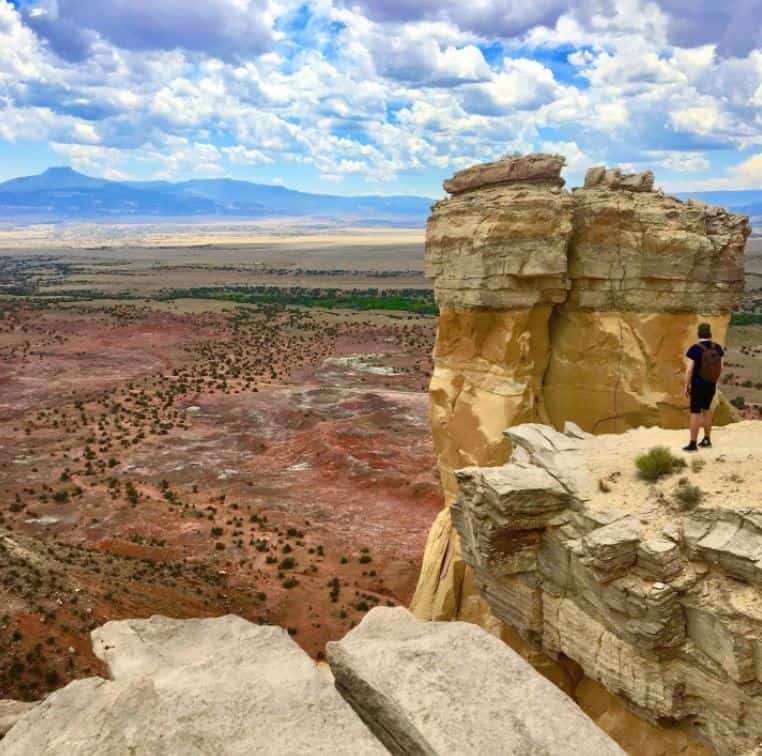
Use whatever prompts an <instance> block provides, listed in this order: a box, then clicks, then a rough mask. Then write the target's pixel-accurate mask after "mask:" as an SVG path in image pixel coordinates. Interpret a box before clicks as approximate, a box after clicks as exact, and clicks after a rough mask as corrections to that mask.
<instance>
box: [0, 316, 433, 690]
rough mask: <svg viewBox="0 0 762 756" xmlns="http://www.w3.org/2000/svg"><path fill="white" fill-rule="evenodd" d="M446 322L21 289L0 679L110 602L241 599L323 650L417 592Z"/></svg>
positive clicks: (59, 648)
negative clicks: (95, 300) (226, 308)
mask: <svg viewBox="0 0 762 756" xmlns="http://www.w3.org/2000/svg"><path fill="white" fill-rule="evenodd" d="M433 331H434V320H433V318H429V317H422V316H415V315H411V316H408V315H403V316H399V317H390V316H388V315H381V314H378V313H374V314H352V313H345V314H336V313H332V312H331V313H326V312H319V311H317V310H286V309H282V308H280V309H279V308H256V307H251V308H238V309H236V310H235V311H233V310H231V311H230V312H227V313H225V312H222V313H221V312H209V313H197V314H186V315H181V314H169V313H167V312H162V311H160V310H150V309H148V308H140V307H136V306H135V307H128V306H119V307H105V306H104V307H100V308H96V310H93V309H92V308H91V309H89V310H86V309H84V308H79V309H75V308H72V309H67V310H64V309H33V308H30V307H21V306H19V307H16V308H15V309H13V310H12V311H9V312H6V313H5V317H4V318H3V319H2V320H0V698H8V697H11V698H25V699H35V698H38V697H40V696H42V695H43V694H44V693H45V692H46V691H48V690H51V689H53V688H57V687H60V686H61V685H62V684H64V683H66V682H67V681H68V680H70V679H72V678H75V677H81V676H84V675H89V674H92V673H93V672H97V671H99V667H98V663H97V660H95V659H94V658H93V657H92V656H91V654H90V653H89V650H88V649H89V644H88V639H87V633H88V632H89V630H90V629H91V628H92V627H95V626H97V625H99V624H101V623H103V622H105V621H107V620H109V619H118V618H124V617H139V616H148V615H150V614H153V613H161V614H166V615H170V616H176V617H191V616H209V615H215V614H223V613H227V612H235V613H238V614H241V615H242V616H244V617H247V618H248V619H251V620H253V621H258V622H267V623H275V624H280V625H283V626H285V627H287V628H289V630H290V632H291V633H292V634H293V635H294V638H295V640H296V641H298V642H299V643H300V644H301V645H302V646H303V647H304V648H305V649H306V650H307V651H308V652H310V653H311V654H313V655H314V656H315V657H318V658H319V657H320V656H321V654H322V650H323V647H324V645H325V642H326V641H327V640H330V639H333V638H338V637H340V636H342V635H343V634H344V633H345V632H346V631H347V629H348V628H349V627H351V626H352V624H354V623H356V622H357V621H359V619H360V618H361V616H362V614H363V613H364V612H365V611H367V610H368V608H370V607H372V606H374V605H375V604H378V603H389V604H398V603H402V604H404V603H407V602H408V601H409V600H410V598H411V595H412V591H413V588H414V585H415V580H416V576H417V571H418V567H419V561H420V557H421V554H422V552H423V545H424V541H425V538H426V533H427V530H428V527H429V525H430V523H431V521H432V519H433V518H434V517H435V515H436V514H437V512H438V511H439V509H440V507H441V503H442V502H441V496H440V492H439V487H438V481H437V478H436V473H435V466H434V453H433V448H432V445H431V440H430V434H429V429H428V420H427V396H426V393H425V386H426V384H427V383H428V375H429V372H430V360H429V353H430V349H431V342H432V339H433Z"/></svg>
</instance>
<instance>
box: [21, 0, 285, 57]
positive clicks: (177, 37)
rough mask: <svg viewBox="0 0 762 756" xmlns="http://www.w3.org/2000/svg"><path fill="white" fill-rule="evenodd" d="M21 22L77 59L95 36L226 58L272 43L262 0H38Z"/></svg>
mask: <svg viewBox="0 0 762 756" xmlns="http://www.w3.org/2000/svg"><path fill="white" fill-rule="evenodd" d="M21 7H22V16H23V18H24V21H25V23H26V24H27V25H28V26H29V27H30V28H32V29H34V31H35V32H36V33H37V34H39V35H40V36H41V37H42V38H43V39H45V40H46V41H47V42H48V43H49V44H50V46H51V47H52V48H53V50H55V52H56V53H58V55H60V56H61V57H63V58H65V59H67V60H72V61H78V60H82V59H84V58H85V57H87V55H88V54H89V52H90V49H91V47H92V44H93V42H94V41H95V39H97V38H98V37H100V38H102V39H105V40H108V41H109V42H111V43H113V44H115V45H117V46H118V47H121V48H124V49H127V50H172V49H178V48H182V49H185V50H192V51H196V52H201V53H205V54H208V55H214V56H216V57H219V58H222V59H231V58H236V57H240V56H245V55H254V54H258V53H262V52H264V51H265V50H267V49H269V48H270V46H271V45H272V43H273V28H272V24H273V18H272V13H271V10H270V8H269V4H268V2H267V0H204V2H188V0H159V1H158V2H157V0H41V1H40V2H35V3H31V2H25V3H24V4H23V5H22V6H21Z"/></svg>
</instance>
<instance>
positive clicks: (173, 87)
mask: <svg viewBox="0 0 762 756" xmlns="http://www.w3.org/2000/svg"><path fill="white" fill-rule="evenodd" d="M746 1H747V0H742V2H746ZM753 1H754V2H757V0H753ZM759 1H760V2H762V0H759ZM697 5H702V4H697ZM703 5H706V4H703ZM729 5H735V4H734V3H730V4H729ZM710 6H711V3H710V4H709V6H707V7H710ZM95 7H96V6H95V4H94V3H93V2H92V0H21V2H17V3H15V4H14V5H11V4H10V2H9V1H8V0H0V49H2V51H3V54H2V55H0V155H1V154H2V149H3V145H2V142H3V141H4V142H6V143H7V142H10V141H14V140H15V141H17V142H19V141H30V142H33V143H34V142H39V143H40V144H47V145H48V146H49V147H50V148H51V149H53V150H55V151H56V152H58V153H59V154H60V155H62V157H64V158H66V159H67V160H69V162H71V164H72V165H75V166H77V167H80V168H81V169H83V170H87V171H88V172H90V173H96V174H100V175H103V173H104V171H105V170H109V171H111V172H112V174H111V175H117V174H121V175H136V176H140V177H147V176H156V177H160V176H165V177H181V176H183V175H195V176H202V175H221V174H222V173H226V172H227V173H233V174H234V175H241V176H249V175H251V174H252V173H254V172H256V175H257V177H260V176H261V175H262V174H263V173H268V174H269V175H272V176H276V175H278V174H279V173H283V175H286V172H287V173H288V175H289V176H294V175H295V174H296V175H304V176H307V177H309V178H307V179H305V181H306V182H309V181H315V182H319V181H321V180H328V181H335V182H343V186H344V187H346V189H345V190H346V191H350V187H351V190H352V191H356V190H357V189H358V188H360V189H362V188H363V186H362V185H363V184H368V185H369V186H371V187H372V188H373V190H374V191H378V190H382V191H388V190H390V189H391V188H392V187H390V186H389V184H390V182H397V185H396V186H395V187H393V188H394V189H395V190H397V191H405V189H406V186H405V184H404V182H403V180H402V179H403V177H405V178H409V177H416V179H417V178H418V177H422V176H424V177H428V178H426V180H427V181H429V182H430V183H429V184H428V186H430V187H431V190H432V193H433V192H434V191H436V188H437V187H438V185H439V183H440V180H441V177H442V175H444V174H446V173H448V172H449V171H451V170H455V169H458V168H461V167H465V166H467V165H469V164H472V163H474V162H480V161H484V160H490V159H495V158H498V157H499V156H501V155H503V154H505V153H507V152H512V151H515V150H518V151H522V152H523V151H532V150H538V149H547V150H553V151H560V152H563V153H564V154H566V156H567V158H568V160H569V167H568V169H567V170H568V173H569V174H571V175H573V176H574V181H577V180H578V179H577V176H581V174H582V173H583V172H584V169H585V168H586V167H587V166H588V165H591V164H601V163H604V162H606V163H608V164H615V163H619V164H625V163H630V164H632V165H637V166H638V169H639V170H642V169H644V168H645V167H656V168H657V170H658V169H660V175H667V176H669V175H671V176H673V178H676V179H677V180H679V176H680V175H685V176H688V177H690V178H695V180H696V182H700V181H704V180H709V177H710V176H711V171H712V166H713V165H714V164H715V158H714V155H715V154H719V153H718V150H722V151H723V153H722V154H723V155H727V154H728V152H731V153H732V151H733V150H735V151H737V153H736V154H737V155H738V156H739V157H738V171H737V172H735V173H733V172H727V171H724V170H719V169H718V170H717V171H715V175H717V178H718V180H719V181H721V182H726V185H730V184H731V183H732V182H735V183H736V184H738V183H739V182H741V181H744V182H749V181H754V180H756V179H755V178H754V177H755V176H756V174H755V173H754V170H755V168H754V165H755V164H753V163H751V164H750V166H747V167H746V168H743V169H742V168H741V167H740V166H741V165H743V164H744V163H745V162H746V160H748V159H750V158H749V155H756V154H757V152H758V150H759V149H760V147H761V146H762V51H760V50H759V49H752V50H750V51H749V50H747V51H746V52H743V50H744V49H745V48H744V47H743V45H741V44H740V42H738V39H740V37H739V38H738V39H736V38H735V37H734V39H736V42H737V44H736V43H734V44H730V42H728V41H727V40H728V39H730V37H727V34H726V32H727V29H728V28H730V27H729V26H728V25H727V24H725V25H723V24H724V22H722V23H721V20H715V21H716V23H715V28H714V32H712V33H711V34H709V35H703V36H701V35H700V34H698V33H697V32H695V33H694V32H691V33H689V31H690V30H689V29H688V27H687V26H685V27H684V28H682V30H681V29H680V28H678V27H675V25H674V24H673V16H674V15H675V14H681V13H682V14H687V15H686V18H688V16H690V13H689V11H687V10H685V9H684V8H683V7H682V6H681V5H679V3H677V4H676V3H671V2H670V1H669V0H617V2H616V3H614V2H613V0H611V1H610V0H579V1H577V0H575V1H573V2H566V3H555V2H544V1H543V0H537V1H536V2H531V3H530V2H529V0H526V2H525V1H524V0H520V1H519V2H516V1H515V0H511V2H507V0H493V2H487V0H474V2H473V3H471V4H470V5H464V4H462V3H459V4H456V3H455V2H454V0H453V1H451V0H440V1H439V2H434V0H421V2H420V3H417V4H414V3H408V2H405V3H402V2H401V1H400V0H391V1H390V2H385V3H383V4H382V3H380V2H375V0H365V1H363V0H355V1H354V2H349V0H347V2H344V0H209V2H205V3H194V4H191V3H187V2H186V3H183V4H181V3H180V2H179V0H166V1H163V2H156V1H155V0H154V2H153V3H149V2H147V0H132V2H128V0H102V1H101V2H100V3H99V4H98V6H97V10H94V9H95ZM702 7H703V6H702ZM718 7H719V6H718ZM744 7H746V6H744ZM696 13H698V11H696ZM722 13H725V16H723V18H725V17H726V16H727V15H728V12H727V11H725V10H722ZM694 15H695V14H694ZM731 16H732V14H731ZM706 18H708V16H707V17H706ZM718 18H719V17H718ZM731 21H732V18H731ZM686 23H687V21H686ZM728 24H730V21H729V22H728ZM747 26H748V27H749V29H752V30H753V28H755V26H754V24H752V23H749V24H747ZM757 26H758V24H757ZM750 33H751V32H750ZM681 34H682V35H683V36H682V37H679V35H681ZM678 37H679V38H680V39H682V40H683V43H684V44H685V45H688V46H686V47H680V46H675V44H674V41H675V39H677V38H678ZM726 37H727V39H726ZM723 40H724V41H723ZM83 58H86V61H84V62H83ZM741 155H744V156H745V159H744V161H742V159H741ZM321 177H322V178H321ZM570 180H572V179H570ZM761 183H762V182H761ZM303 185H304V186H306V185H307V184H306V183H305V184H303ZM386 187H388V189H387V188H386ZM315 188H317V187H315Z"/></svg>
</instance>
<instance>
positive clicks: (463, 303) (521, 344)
mask: <svg viewBox="0 0 762 756" xmlns="http://www.w3.org/2000/svg"><path fill="white" fill-rule="evenodd" d="M563 163H564V160H563V158H562V157H560V156H552V155H529V156H525V157H522V158H513V159H508V160H503V161H498V162H497V163H490V164H487V165H484V166H476V167H474V168H469V169H468V170H465V171H461V172H460V173H458V174H456V175H455V176H454V177H453V178H452V179H450V180H449V181H446V182H445V188H446V189H447V190H448V191H449V192H451V193H453V196H452V197H451V198H449V199H445V200H443V201H441V202H438V203H437V204H436V205H435V206H434V208H433V210H432V214H431V217H430V218H429V221H428V226H427V232H426V271H427V275H428V276H430V277H431V278H433V279H434V287H435V293H436V297H437V301H438V303H439V307H440V316H439V327H438V332H437V339H436V344H435V347H434V372H433V375H432V379H431V387H430V396H431V425H432V433H433V436H434V442H435V445H436V448H437V452H438V455H439V468H440V472H441V478H442V485H443V487H444V491H445V496H446V504H447V505H449V504H450V503H452V501H453V499H454V496H455V492H456V482H455V476H454V471H455V470H457V469H459V468H461V467H465V466H468V465H486V466H490V465H500V464H502V463H504V462H505V461H506V460H507V459H508V456H509V454H510V450H511V444H510V441H509V440H508V439H507V438H506V437H505V436H504V435H503V430H504V429H505V428H507V427H510V426H512V425H517V424H519V423H524V422H543V423H547V424H549V425H553V426H555V427H556V428H562V427H563V425H564V423H565V422H566V421H573V422H575V423H577V424H578V425H579V426H580V427H581V428H582V429H584V430H586V431H591V432H595V433H610V432H621V431H624V430H626V429H628V428H633V427H636V426H639V425H660V426H662V427H673V428H674V427H680V426H682V425H684V423H685V422H686V420H687V402H686V400H685V398H684V397H683V395H682V371H683V356H684V353H685V350H686V348H687V347H688V346H689V345H690V344H691V343H692V342H693V341H694V340H695V335H696V326H697V324H698V323H699V322H700V321H704V320H705V321H708V322H710V323H711V324H712V325H713V327H714V335H715V338H716V339H717V340H719V341H722V340H723V339H724V336H725V332H726V328H727V324H728V321H729V316H730V313H731V311H732V310H733V308H734V307H735V305H736V303H737V302H738V300H739V297H740V295H741V292H742V288H743V278H744V269H743V263H744V247H745V242H746V238H747V237H748V235H749V233H750V227H749V224H748V220H747V219H746V218H745V217H744V216H739V215H732V214H730V213H728V212H726V211H725V210H722V209H720V208H717V207H709V206H706V205H702V204H700V203H693V202H688V203H685V202H681V201H679V200H677V199H675V198H672V197H668V196H665V195H664V194H662V193H661V192H658V191H653V174H651V173H650V172H646V173H643V174H636V175H623V174H622V173H621V172H620V171H618V170H616V169H614V170H611V169H609V170H607V169H605V168H594V169H591V170H590V171H589V172H588V174H587V176H586V180H585V187H584V188H582V189H575V190H573V191H572V192H568V191H566V190H565V189H563V180H562V179H561V175H560V174H561V168H562V166H563ZM731 417H732V408H730V406H729V405H728V403H727V402H725V401H724V400H720V406H719V408H718V411H717V414H716V420H717V421H719V422H727V421H729V420H730V419H731ZM411 608H412V609H413V611H414V612H415V614H416V615H417V616H419V617H421V618H425V619H449V618H453V617H455V618H460V619H469V620H474V621H477V622H479V623H481V624H483V625H485V626H493V629H495V631H498V629H499V628H498V625H497V624H496V623H493V620H492V618H491V617H490V614H489V611H488V610H487V608H486V606H485V605H484V603H483V601H482V600H481V598H480V597H479V594H478V592H477V591H476V590H475V588H474V585H473V575H472V574H471V573H470V571H469V570H468V569H467V568H466V565H465V564H464V562H463V559H462V556H461V554H460V545H459V543H458V539H457V536H456V535H455V534H454V533H453V531H452V526H451V522H450V514H449V510H448V508H447V506H446V507H445V509H444V510H443V511H442V513H441V514H440V515H439V517H438V518H437V520H436V521H435V523H434V525H433V527H432V529H431V532H430V535H429V539H428V543H427V546H426V553H425V556H424V561H423V566H422V569H421V575H420V579H419V584H418V589H417V591H416V596H415V598H414V600H413V603H412V607H411Z"/></svg>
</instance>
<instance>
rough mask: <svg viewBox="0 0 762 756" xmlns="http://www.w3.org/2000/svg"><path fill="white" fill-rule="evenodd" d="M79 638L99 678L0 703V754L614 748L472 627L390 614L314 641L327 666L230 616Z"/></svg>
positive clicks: (516, 753)
mask: <svg viewBox="0 0 762 756" xmlns="http://www.w3.org/2000/svg"><path fill="white" fill-rule="evenodd" d="M92 639H93V647H94V650H95V652H96V654H97V655H98V656H99V657H100V658H101V659H103V661H104V662H105V663H106V667H107V669H108V671H109V674H110V676H111V679H109V680H104V679H102V678H88V679H84V680H77V681H75V682H72V683H70V684H69V685H67V686H66V687H65V688H63V689H61V690H59V691H56V692H55V693H53V694H51V695H50V696H48V698H46V699H45V700H44V701H42V702H40V703H37V704H23V703H20V702H18V701H0V727H7V728H9V729H8V734H7V736H6V737H5V738H3V739H2V740H0V754H2V756H31V754H34V755H35V756H85V754H87V755H88V756H91V755H94V754H98V756H110V755H112V754H113V756H117V754H118V755H119V756H123V755H124V754H134V755H135V756H190V755H193V754H198V756H215V755H220V756H223V755H224V756H228V755H235V754H241V756H243V754H268V755H269V754H277V755H278V756H302V755H303V754H332V755H333V754H361V755H363V756H364V755H365V754H368V755H369V756H370V755H371V754H384V753H389V752H391V753H393V754H400V755H404V756H418V755H422V754H427V755H431V756H450V755H451V754H459V755H461V756H468V754H474V756H476V755H477V754H478V756H483V755H487V754H504V755H505V756H511V755H513V756H527V754H547V756H565V754H568V753H569V749H570V748H573V749H574V750H578V751H579V752H581V753H585V754H589V755H590V756H622V754H623V751H622V750H621V749H620V748H619V747H618V746H617V745H616V744H615V743H614V742H613V741H612V740H611V739H610V738H609V737H608V736H607V735H605V734H604V733H603V732H602V731H601V730H600V729H599V728H598V727H597V726H596V725H595V724H594V723H593V722H592V721H591V720H590V719H589V718H588V717H587V716H586V715H585V714H583V713H582V711H581V710H580V709H579V708H578V707H577V706H576V705H575V704H574V703H573V702H572V701H571V700H570V699H569V698H568V697H567V696H565V695H564V694H563V693H562V692H561V691H559V690H558V689H557V688H556V687H555V686H553V685H552V684H551V683H549V682H548V681H547V680H545V678H543V677H542V676H541V675H540V674H539V673H538V672H536V671H535V670H534V669H533V668H532V667H531V666H530V665H529V664H528V663H527V662H526V661H524V660H523V659H522V658H521V657H520V656H518V655H517V654H516V653H515V652H514V651H512V650H511V649H510V648H508V647H507V646H506V645H505V644H503V643H501V642H500V641H499V640H497V639H496V638H494V637H492V636H491V635H489V634H488V633H487V632H485V631H484V630H483V629H481V628H479V627H476V626H474V625H468V624H465V623H462V622H454V623H427V622H421V621H420V620H416V619H415V618H414V617H413V616H412V615H411V614H410V612H408V611H407V610H406V609H403V608H401V607H398V608H393V609H392V608H388V607H376V608H374V609H373V610H371V611H370V612H369V613H368V614H367V615H366V616H365V617H364V618H363V621H362V622H361V623H360V625H359V626H357V627H356V628H355V629H354V630H352V631H351V632H350V633H349V635H347V636H346V637H345V638H344V639H343V640H341V641H339V642H336V643H332V644H329V648H328V658H329V661H330V665H331V669H330V671H329V670H328V669H327V667H326V665H325V664H321V665H318V664H315V663H314V662H313V661H312V659H310V658H309V657H308V656H307V654H306V653H305V652H304V651H302V650H301V649H300V648H299V647H298V646H297V645H296V644H295V643H294V642H293V641H292V640H291V638H290V637H289V635H288V634H287V633H286V631H285V630H283V629H282V628H278V627H272V626H259V625H254V624H252V623H250V622H247V621H246V620H243V619H241V618H240V617H235V616H232V615H229V616H226V617H219V618H216V619H199V620H196V619H190V620H172V619H168V618H166V617H151V618H150V619H148V620H124V621H120V622H109V623H107V624H106V625H104V626H103V627H100V628H98V629H96V630H94V631H93V633H92ZM334 681H335V686H334ZM2 733H3V730H2V729H0V737H1V736H2Z"/></svg>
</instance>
